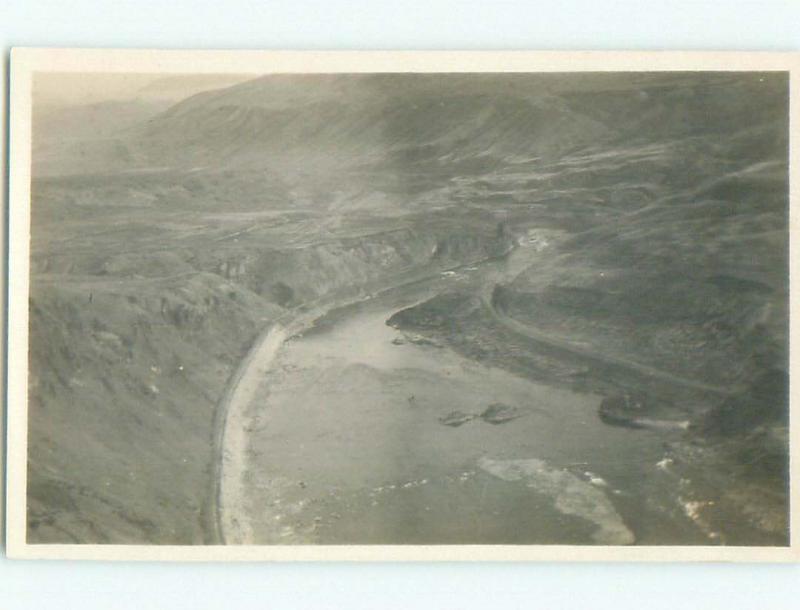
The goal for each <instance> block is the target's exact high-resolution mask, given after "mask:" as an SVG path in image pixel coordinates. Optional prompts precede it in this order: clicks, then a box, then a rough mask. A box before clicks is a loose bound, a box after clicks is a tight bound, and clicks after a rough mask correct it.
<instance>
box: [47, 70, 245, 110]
mask: <svg viewBox="0 0 800 610" xmlns="http://www.w3.org/2000/svg"><path fill="white" fill-rule="evenodd" d="M256 76H257V75H255V74H245V75H240V74H186V75H166V76H165V75H164V74H94V73H93V74H82V73H47V72H41V73H37V74H36V75H35V76H34V88H33V93H34V97H35V102H36V103H39V104H59V105H78V104H91V103H96V102H105V101H120V100H130V99H136V98H139V99H143V100H179V99H182V98H185V97H188V96H190V95H193V94H195V93H199V92H201V91H207V90H209V89H218V88H221V87H226V86H230V85H233V84H235V83H238V82H242V81H245V80H248V79H250V78H254V77H256Z"/></svg>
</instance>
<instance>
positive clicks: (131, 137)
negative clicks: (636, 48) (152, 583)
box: [7, 49, 797, 559]
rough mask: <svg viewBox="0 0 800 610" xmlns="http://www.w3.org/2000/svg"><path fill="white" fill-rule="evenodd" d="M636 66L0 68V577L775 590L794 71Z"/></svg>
mask: <svg viewBox="0 0 800 610" xmlns="http://www.w3.org/2000/svg"><path fill="white" fill-rule="evenodd" d="M655 55H656V54H649V55H648V54H639V55H637V54H633V53H631V54H625V53H622V54H612V55H611V56H609V57H608V58H605V57H604V56H603V54H596V55H592V54H588V55H587V54H584V55H582V56H569V55H561V54H553V55H549V56H548V55H547V54H542V55H537V54H519V55H516V56H514V55H513V54H505V55H504V54H480V53H477V54H468V53H466V54H457V53H456V54H437V53H435V52H431V53H428V54H425V53H421V54H407V55H405V56H404V55H403V54H402V53H400V54H385V55H381V54H374V53H373V54H369V53H364V54H360V53H350V54H346V53H344V54H340V55H339V56H336V55H335V54H325V53H317V54H309V55H307V56H304V55H303V54H302V53H295V54H288V56H286V55H284V56H282V55H281V54H269V53H267V54H260V55H255V56H248V55H247V54H246V53H242V54H241V58H237V57H235V54H228V55H225V53H224V52H219V53H218V54H216V55H215V54H214V53H213V52H206V53H200V52H198V53H197V54H196V55H193V54H192V53H191V52H184V53H181V54H178V57H177V58H176V59H175V60H174V61H172V58H171V57H170V56H169V53H168V52H163V53H162V54H159V53H158V52H150V53H147V52H139V53H138V54H137V52H117V53H116V54H114V53H112V52H103V51H95V52H86V53H85V54H84V55H81V53H79V52H72V53H70V52H69V51H59V50H51V51H37V50H30V51H26V50H24V49H23V50H21V51H20V53H19V54H17V55H15V56H12V63H11V69H12V78H11V94H12V97H11V152H12V157H11V164H12V180H11V209H10V226H11V231H10V239H11V259H10V260H11V262H10V273H9V281H10V297H9V298H10V301H9V329H10V333H11V339H10V343H9V345H10V346H11V347H10V349H9V366H10V369H9V422H8V424H9V465H8V470H9V496H8V508H7V510H8V515H9V531H8V543H9V551H10V552H11V553H14V554H18V555H19V556H23V557H24V556H36V557H55V556H58V554H59V553H66V554H67V555H69V556H76V557H77V556H81V555H80V554H81V553H82V552H85V553H86V554H87V555H86V556H90V557H91V556H97V557H112V556H113V554H114V553H115V549H119V552H120V553H121V555H120V557H124V556H125V555H124V552H125V551H126V549H127V550H131V549H135V550H136V551H135V552H138V553H139V554H140V556H142V557H156V556H158V557H162V558H163V557H166V558H169V555H168V553H169V552H170V549H175V552H176V553H179V552H180V551H181V550H186V551H187V552H190V553H191V552H197V553H200V554H198V555H194V556H193V557H201V558H205V559H215V558H226V557H227V558H233V557H236V553H237V549H241V550H243V552H244V551H246V552H248V553H254V554H251V555H248V557H262V556H263V557H275V556H276V555H274V554H273V553H275V552H278V551H280V552H281V553H288V554H289V555H291V553H293V552H295V551H296V552H297V553H299V556H301V557H314V558H319V557H322V555H321V553H322V552H323V550H328V551H331V552H332V553H334V555H335V556H338V557H340V558H341V557H342V556H344V554H346V553H347V552H350V551H352V552H358V550H359V549H360V550H361V552H363V553H366V555H365V556H367V557H369V558H373V559H381V558H392V557H395V558H396V557H399V555H397V554H395V553H407V555H402V557H408V558H412V559H413V558H426V557H428V558H431V557H433V558H435V557H436V556H437V555H436V553H437V552H440V553H445V554H448V555H447V556H448V557H450V558H452V554H453V553H458V552H461V553H463V554H464V556H465V557H467V558H469V557H470V553H474V555H473V556H480V557H484V558H485V557H487V556H488V555H486V554H483V553H484V551H482V550H481V549H485V553H487V554H488V553H490V551H491V549H500V548H506V549H509V548H513V549H515V551H514V552H516V553H520V554H521V555H519V557H522V558H525V557H527V556H530V557H534V556H540V557H556V555H548V552H549V551H548V549H550V552H553V553H562V555H561V556H562V557H567V558H568V557H570V556H571V553H573V554H574V553H578V552H579V551H580V552H586V553H590V554H591V553H593V552H594V551H604V552H607V553H608V554H609V557H613V556H614V553H617V552H620V553H623V555H621V556H622V557H637V555H635V553H636V552H637V549H638V550H641V552H646V553H651V555H649V556H650V557H658V558H668V557H669V555H668V553H669V552H670V549H683V550H684V552H685V553H686V554H687V555H686V557H689V556H691V554H692V553H693V552H695V551H697V552H701V553H704V554H703V555H702V556H703V557H705V558H712V559H713V558H730V557H731V555H726V554H725V553H726V552H728V551H729V550H733V549H745V552H746V550H747V549H750V550H752V551H754V552H759V553H764V554H765V555H764V556H766V557H772V558H786V557H789V556H794V555H792V553H794V551H795V550H796V549H795V548H794V547H793V545H792V544H791V540H790V525H791V513H790V497H791V488H790V476H789V473H790V436H791V434H790V426H789V415H790V400H789V377H790V375H789V372H790V360H789V343H790V337H789V311H790V291H789V268H790V257H789V252H790V250H789V245H790V206H789V201H790V188H789V183H790V180H789V178H790V169H791V168H790V162H789V161H790V155H789V151H790V142H791V131H790V124H791V123H790V98H791V97H792V96H791V95H790V73H791V72H792V69H795V70H796V68H797V61H796V57H792V56H788V55H779V54H778V55H769V54H767V55H765V56H763V57H761V58H758V57H756V56H755V55H752V56H748V55H747V54H732V55H731V56H730V57H725V55H724V54H721V55H720V54H717V55H712V54H695V55H694V56H693V55H691V54H689V55H684V56H681V57H678V58H676V60H675V61H674V62H670V61H664V60H663V56H662V57H661V58H658V57H655ZM219 58H221V59H220V61H217V59H219ZM687 58H688V59H687ZM334 59H335V60H336V61H335V62H334ZM62 60H63V61H62ZM695 60H696V61H695ZM81 62H84V64H85V67H83V68H82V63H81ZM693 62H694V63H693ZM793 62H794V63H793ZM695 64H696V67H693V66H694V65H695ZM303 66H306V67H305V68H303ZM793 76H794V77H795V78H796V76H797V74H796V73H793ZM791 101H792V102H795V101H796V100H791ZM14 346H16V347H14ZM12 348H13V349H12ZM793 449H794V448H793ZM467 548H469V549H471V550H470V551H467V550H466V549H467ZM81 549H83V551H82V550H81ZM403 549H405V551H404V550H403ZM437 549H438V551H437ZM459 549H464V550H462V551H459ZM570 549H574V550H573V551H571V550H570ZM304 553H305V554H304ZM337 553H338V555H336V554H337ZM426 553H428V554H426ZM526 553H530V555H526ZM624 553H634V554H631V555H624ZM781 553H783V554H781ZM537 554H539V555H537ZM176 556H177V555H176ZM502 556H503V557H509V556H510V555H508V554H505V555H502ZM592 557H593V558H595V559H596V558H598V557H600V558H602V556H600V555H597V554H596V553H595V554H594V555H592ZM753 557H755V555H753Z"/></svg>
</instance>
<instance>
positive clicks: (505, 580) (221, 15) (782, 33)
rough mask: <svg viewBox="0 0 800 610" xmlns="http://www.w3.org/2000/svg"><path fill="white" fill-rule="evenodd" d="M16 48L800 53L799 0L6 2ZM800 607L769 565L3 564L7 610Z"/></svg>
mask: <svg viewBox="0 0 800 610" xmlns="http://www.w3.org/2000/svg"><path fill="white" fill-rule="evenodd" d="M0 42H1V43H2V47H3V49H4V51H5V52H6V53H7V49H8V47H10V46H12V45H27V46H120V47H162V48H170V47H182V48H191V47H206V48H296V49H329V48H336V49H370V48H373V49H378V48H380V49H391V48H397V49H482V48H485V49H708V50H711V49H737V50H750V49H753V50H793V51H800V0H791V1H790V0H785V1H761V2H758V1H752V0H749V1H743V0H718V1H713V2H712V1H702V0H701V1H690V0H682V1H668V0H661V1H657V2H650V1H646V0H638V1H630V0H624V1H621V2H609V1H606V2H593V1H591V0H585V1H582V2H579V1H568V0H562V1H561V2H550V1H540V2H536V1H529V2H519V1H512V2H502V1H501V2H490V1H489V0H480V1H474V0H470V1H462V2H456V1H452V0H451V1H437V0H427V1H425V0H416V1H413V2H403V1H401V0H396V1H394V2H384V1H373V2H348V1H346V0H327V1H325V0H321V1H318V2H309V1H307V0H306V1H300V0H295V1H293V2H292V1H281V2H255V1H247V0H217V1H215V2H190V1H188V0H186V1H182V0H173V1H168V0H162V1H158V2H156V1H152V0H138V1H132V0H124V1H119V0H117V1H109V2H89V1H81V0H78V1H72V2H69V1H65V0H60V1H44V0H42V1H36V0H0ZM798 607H800V568H797V567H794V566H766V565H736V566H725V565H662V564H659V565H631V564H627V565H615V564H609V565H596V564H593V565H583V564H562V565H555V564H491V565H486V564H475V565H473V564H459V565H452V564H438V565H435V564H409V565H400V564H371V565H358V564H353V565H348V564H326V565H323V564H317V565H314V564H283V565H281V564H229V565H210V564H178V565H173V564H130V563H126V564H100V563H66V562H65V563H58V562H11V561H8V560H6V559H0V610H33V609H38V608H43V609H44V608H46V609H48V610H51V609H62V608H66V609H71V608H86V609H91V610H101V609H102V610H117V609H120V610H124V609H128V608H131V609H134V608H135V609H136V610H149V609H150V608H168V609H170V610H182V609H191V610H204V609H206V608H208V609H212V608H214V609H215V608H225V609H239V608H245V609H248V608H259V609H261V608H264V609H266V608H269V609H274V608H291V609H294V608H301V609H305V608H337V609H338V608H342V609H347V610H351V609H352V610H357V609H361V608H365V609H366V608H369V609H373V608H376V609H377V608H388V609H395V608H397V609H401V608H402V609H403V610H406V609H411V608H413V609H414V610H417V609H426V610H427V609H436V610H445V609H451V608H452V609H459V610H461V609H464V610H467V609H472V608H476V609H477V608H481V609H483V608H492V609H494V608H514V609H516V608H519V609H525V610H534V609H538V608H542V609H546V610H559V609H561V608H570V609H573V608H575V609H584V608H608V609H611V608H613V609H614V610H617V609H627V608H636V609H637V610H661V609H667V608H668V609H670V610H683V609H684V608H686V609H694V608H697V609H702V610H716V609H724V610H735V609H745V608H747V609H758V610H774V609H781V610H782V609H789V608H798Z"/></svg>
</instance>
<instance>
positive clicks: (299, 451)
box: [223, 269, 709, 544]
mask: <svg viewBox="0 0 800 610" xmlns="http://www.w3.org/2000/svg"><path fill="white" fill-rule="evenodd" d="M473 271H475V270H474V269H473ZM469 272H470V271H469V270H467V271H466V272H464V273H467V274H469ZM476 272H477V273H481V271H476ZM482 275H483V274H482ZM460 279H461V280H463V279H464V277H463V274H455V275H452V276H446V277H443V278H442V279H441V280H439V281H438V282H435V283H428V285H420V286H419V287H417V288H416V289H415V290H411V289H409V290H402V291H390V292H388V293H386V294H384V295H382V296H378V297H376V298H373V299H371V300H369V301H366V302H363V303H359V304H357V305H353V306H350V307H347V308H344V309H342V310H339V311H336V312H334V313H332V314H331V315H329V316H328V317H326V318H323V319H321V320H320V321H319V322H318V324H317V325H316V326H315V328H313V329H311V330H309V331H308V332H306V333H305V334H301V335H296V336H294V337H292V338H291V339H289V340H287V341H286V342H285V343H284V344H283V346H282V347H281V348H280V349H279V350H278V351H277V353H276V354H275V355H274V357H273V359H272V361H271V366H270V368H269V370H268V371H267V372H265V373H264V375H263V380H262V383H261V384H260V386H259V389H258V391H257V392H255V393H254V394H253V396H252V398H251V399H250V402H249V404H248V406H247V408H246V409H245V410H244V411H243V413H242V416H241V417H240V418H239V419H237V421H236V422H235V423H234V425H236V426H241V429H240V433H239V435H238V437H239V441H237V442H238V443H239V444H238V446H237V447H230V446H228V447H226V451H239V452H240V456H239V459H238V460H237V463H238V464H239V466H238V467H237V470H238V472H237V473H235V474H234V475H233V476H236V477H237V480H236V481H234V482H233V483H231V482H229V484H228V487H229V488H235V489H237V490H238V496H239V497H238V498H237V499H236V502H235V503H229V504H228V508H227V509H226V511H227V512H226V514H225V515H224V519H223V523H227V524H229V525H228V527H229V528H231V527H232V528H233V529H234V530H235V531H234V532H233V533H231V532H230V531H229V532H227V533H228V536H227V538H228V542H229V543H249V544H276V543H277V544H303V543H315V544H348V543H349V544H632V543H637V544H700V543H703V544H708V542H709V540H708V537H707V532H702V531H701V530H700V529H699V528H698V527H697V526H696V524H695V523H693V522H692V520H691V519H690V515H689V514H688V513H687V511H686V507H685V506H683V505H682V504H681V501H680V497H679V496H680V485H681V483H682V482H681V481H680V479H679V478H678V477H677V476H676V475H674V474H672V473H671V472H670V468H669V462H668V461H667V460H665V459H664V449H663V443H664V441H665V440H668V439H669V438H670V434H673V435H675V434H679V433H678V432H669V431H663V430H629V429H624V428H616V427H611V426H608V425H606V424H603V423H602V422H601V421H600V420H599V418H598V416H597V407H598V405H599V402H600V400H601V397H599V396H597V395H593V394H588V393H576V392H573V391H570V390H568V389H562V388H558V387H553V386H550V385H545V384H541V383H534V382H532V381H531V380H528V379H524V378H522V377H518V376H515V375H513V374H511V373H509V372H507V371H504V370H501V369H499V368H494V367H491V366H486V365H484V364H481V363H477V362H474V361H472V360H468V359H466V358H464V357H462V356H461V355H459V354H457V353H455V352H453V351H451V350H450V349H448V348H446V347H444V346H438V345H432V344H425V343H424V342H413V341H409V340H408V337H405V336H404V335H403V334H402V333H401V332H399V331H397V330H395V329H393V328H391V327H389V326H387V325H386V320H387V319H388V318H390V317H391V316H392V315H393V314H394V313H395V312H396V311H398V310H399V309H402V308H404V307H407V306H409V305H410V304H413V303H414V302H415V300H422V299H424V298H425V297H426V296H428V295H429V294H430V292H431V290H441V289H443V288H444V287H445V286H444V284H446V282H448V281H453V282H456V281H459V280H460ZM498 402H500V403H504V404H507V405H511V406H513V407H515V408H517V409H519V412H520V414H521V415H522V416H521V417H519V418H517V419H513V420H512V421H508V422H505V423H502V424H492V423H488V422H486V421H483V420H482V419H481V418H474V419H472V420H471V421H468V422H466V423H464V424H463V425H460V426H458V427H451V426H447V425H444V424H443V423H442V422H441V421H440V420H441V419H442V418H444V417H445V416H446V415H448V414H449V413H452V412H453V411H461V412H464V413H467V414H479V413H480V412H482V411H483V410H485V409H486V408H487V406H488V405H490V404H493V403H498ZM234 438H236V436H234ZM223 505H224V503H223ZM224 512H225V511H224ZM232 513H235V514H232ZM230 524H233V525H232V526H231V525H230Z"/></svg>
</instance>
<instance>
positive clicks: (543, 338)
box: [481, 292, 733, 396]
mask: <svg viewBox="0 0 800 610" xmlns="http://www.w3.org/2000/svg"><path fill="white" fill-rule="evenodd" d="M481 300H482V302H483V305H484V309H485V310H486V311H487V313H488V314H489V315H490V316H491V317H492V319H494V320H495V321H496V322H497V323H499V324H500V325H502V326H503V327H505V328H506V329H508V330H510V331H511V332H513V333H515V334H518V335H522V336H524V337H527V338H528V339H531V340H532V341H534V342H536V343H538V344H541V345H543V346H546V347H548V348H551V349H553V350H556V351H557V352H559V353H561V354H564V355H567V356H572V357H578V358H580V359H582V360H585V361H587V362H589V363H590V364H600V365H603V366H611V367H614V368H618V369H625V370H627V371H629V372H633V373H636V374H639V375H641V376H643V377H645V378H647V379H651V380H658V381H662V382H666V383H669V384H673V385H677V386H681V387H684V388H688V389H691V390H697V391H700V392H706V393H710V394H714V395H717V396H728V395H731V394H733V388H723V387H720V386H715V385H711V384H708V383H703V382H701V381H694V380H692V379H686V378H685V377H680V376H678V375H673V374H672V373H668V372H666V371H663V370H661V369H657V368H654V367H651V366H647V365H645V364H641V363H639V362H634V361H632V360H627V359H625V358H619V357H616V356H611V355H609V354H606V353H600V352H596V351H594V350H591V349H587V348H584V347H580V346H577V345H574V344H573V343H571V342H570V341H568V340H567V339H564V338H563V337H558V336H553V335H549V334H547V333H543V332H541V331H540V330H537V329H535V328H532V327H530V326H528V325H527V324H523V323H521V322H518V321H517V320H515V319H513V318H511V317H509V316H508V315H506V314H505V313H503V312H502V311H499V310H498V309H497V307H496V306H495V305H494V303H493V302H492V298H491V296H490V295H489V294H487V293H485V292H484V294H483V295H482V298H481Z"/></svg>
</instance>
